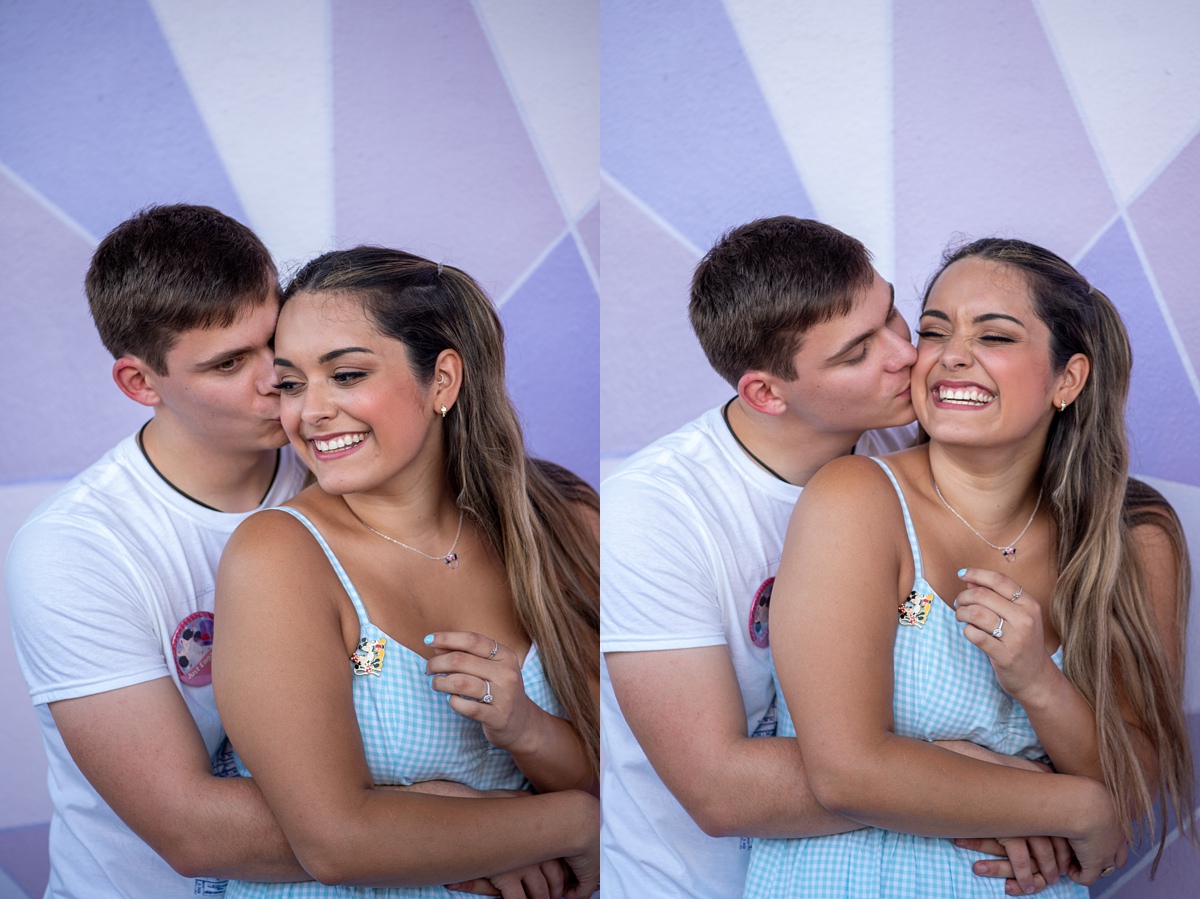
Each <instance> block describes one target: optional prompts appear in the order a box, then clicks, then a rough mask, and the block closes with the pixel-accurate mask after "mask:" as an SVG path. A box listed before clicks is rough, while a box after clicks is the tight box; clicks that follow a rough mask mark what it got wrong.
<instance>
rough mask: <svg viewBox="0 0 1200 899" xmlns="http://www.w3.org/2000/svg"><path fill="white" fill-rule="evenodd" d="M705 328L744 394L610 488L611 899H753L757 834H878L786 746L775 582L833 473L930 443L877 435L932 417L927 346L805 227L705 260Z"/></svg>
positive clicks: (606, 535) (820, 230) (606, 540)
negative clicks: (816, 480)
mask: <svg viewBox="0 0 1200 899" xmlns="http://www.w3.org/2000/svg"><path fill="white" fill-rule="evenodd" d="M690 316H691V322H692V326H693V329H694V330H695V332H696V335H697V337H698V338H699V340H700V343H701V346H702V347H703V348H704V351H705V353H706V355H707V356H708V359H709V361H710V363H711V364H712V366H713V368H714V369H716V371H717V372H718V373H719V374H721V376H722V377H724V378H725V379H726V380H727V381H728V382H729V383H730V384H731V385H732V386H733V387H734V389H735V390H736V391H737V395H736V396H735V397H734V398H733V399H732V400H731V401H730V402H729V403H727V404H726V405H725V406H723V407H721V408H719V409H713V410H711V411H709V412H707V413H706V414H705V415H703V416H701V417H700V418H699V419H697V420H696V421H694V422H692V423H691V424H688V425H685V426H684V427H682V428H680V429H679V430H678V431H676V432H675V433H673V434H670V435H668V436H666V437H664V438H662V439H660V440H658V441H656V442H655V443H653V444H651V445H650V446H649V447H647V448H646V449H644V450H642V451H641V452H639V453H637V454H635V455H634V456H633V457H632V458H630V459H629V460H628V461H627V462H626V463H625V464H624V465H622V466H621V467H620V468H619V469H618V470H617V471H616V472H614V473H613V474H612V475H611V476H610V477H609V478H608V479H607V480H606V481H605V483H604V484H603V487H602V497H603V499H602V502H603V517H602V525H601V528H602V532H601V622H602V623H601V637H600V643H601V650H602V652H603V653H604V658H605V670H604V671H603V672H602V673H603V677H602V684H601V714H602V739H603V747H604V752H605V758H606V763H607V764H606V770H605V773H604V778H603V781H602V787H601V790H602V796H603V798H604V820H603V826H602V830H601V872H602V873H601V880H602V882H603V883H604V886H605V895H607V896H609V897H611V899H616V897H629V899H632V897H641V896H655V897H669V896H678V897H714V899H715V897H728V896H740V895H741V893H742V887H743V882H744V879H745V872H746V865H747V863H748V859H749V851H748V850H749V845H750V840H749V839H745V838H746V837H753V836H809V835H818V834H825V833H836V832H841V831H845V830H849V829H852V828H854V827H856V826H858V825H856V824H854V823H853V822H849V821H846V820H845V819H842V818H839V817H837V816H835V815H833V814H831V813H829V812H828V811H826V810H825V809H824V808H822V807H821V806H820V805H819V804H818V803H817V802H816V800H815V799H814V798H813V797H812V795H811V793H810V792H809V789H808V786H807V783H806V782H805V778H804V776H803V765H802V762H801V759H800V756H799V750H798V748H797V746H796V741H795V740H790V739H782V738H775V737H773V736H772V735H773V734H774V726H775V720H774V688H773V684H772V679H771V657H770V619H769V614H768V613H769V603H770V596H771V585H772V583H773V575H774V572H775V570H776V568H777V567H778V564H779V557H780V553H781V551H782V548H783V538H784V532H785V530H786V527H787V522H788V518H789V516H790V515H791V511H792V507H793V506H794V505H795V503H796V500H797V498H798V497H799V495H800V491H801V489H802V488H803V486H804V484H805V483H806V482H807V481H808V479H809V478H810V477H811V476H812V475H813V473H814V472H816V471H817V469H819V468H820V467H821V466H822V465H824V464H825V463H826V462H829V461H830V460H831V459H834V458H835V457H837V456H840V455H843V454H846V453H849V452H853V451H858V452H866V453H872V454H878V453H883V452H890V451H891V450H893V449H899V448H901V447H903V446H906V445H908V444H909V443H911V442H912V437H913V430H912V429H911V428H909V429H904V430H901V431H898V432H895V433H893V434H891V435H887V434H869V435H867V436H866V437H864V432H866V431H868V430H869V429H875V428H898V427H900V426H904V425H909V424H910V423H911V422H912V421H913V411H912V404H911V400H910V396H909V369H910V367H911V366H912V363H913V361H914V360H915V358H916V351H915V350H914V348H913V346H912V344H911V343H910V340H909V332H908V327H907V325H906V324H905V323H904V320H903V319H902V318H901V317H900V315H899V314H898V313H897V311H896V309H895V303H894V295H893V290H892V287H891V285H890V284H888V283H887V282H886V281H885V280H883V278H881V277H880V276H879V274H878V273H877V272H876V271H875V269H874V268H873V267H872V265H871V261H870V255H869V254H868V252H867V250H866V248H865V247H863V245H862V244H861V243H859V242H858V241H857V240H855V239H853V238H851V237H848V236H847V235H845V234H842V233H841V232H839V231H837V230H835V229H834V228H830V227H828V226H826V225H823V224H820V223H818V222H813V221H804V220H799V219H794V218H790V217H780V218H773V219H765V220H760V221H757V222H753V223H751V224H749V225H745V226H742V227H740V228H737V229H735V230H733V231H731V232H730V233H729V234H727V235H726V236H725V237H724V238H722V239H721V240H720V241H719V242H718V243H717V244H716V246H714V247H713V248H712V250H710V251H709V253H708V254H707V255H706V256H705V258H704V259H703V260H702V261H701V262H700V264H699V266H698V267H697V269H696V273H695V277H694V279H693V282H692V296H691V304H690ZM748 735H751V736H748ZM752 736H761V737H765V738H759V739H753V738H752Z"/></svg>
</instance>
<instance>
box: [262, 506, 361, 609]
mask: <svg viewBox="0 0 1200 899" xmlns="http://www.w3.org/2000/svg"><path fill="white" fill-rule="evenodd" d="M274 508H275V509H276V510H277V511H279V512H287V513H288V514H289V515H291V516H292V517H293V518H295V519H296V520H297V521H299V522H300V523H301V524H302V525H304V526H305V527H306V528H308V530H309V533H311V534H312V535H313V537H315V538H316V540H317V543H319V544H320V545H321V549H323V550H324V551H325V558H327V559H328V560H329V564H330V565H332V566H333V573H334V574H336V575H337V579H338V580H339V581H341V584H342V587H343V588H344V589H345V591H346V594H347V595H348V596H349V597H350V602H352V603H354V611H355V613H357V615H358V625H359V627H366V626H367V625H368V624H370V623H371V619H370V618H368V617H367V610H366V609H365V608H363V604H362V597H360V596H359V595H358V591H357V590H356V589H355V588H354V584H353V583H352V582H351V581H350V577H349V575H347V574H346V569H345V568H343V567H342V563H341V562H340V561H338V557H337V556H335V555H334V554H333V550H332V549H330V547H329V544H328V543H327V542H325V538H324V537H323V536H322V535H321V532H320V531H318V530H317V526H316V525H315V524H313V523H312V522H311V521H309V520H308V518H307V517H306V516H305V515H304V513H303V512H300V511H298V510H297V509H293V508H292V507H291V506H275V507H274Z"/></svg>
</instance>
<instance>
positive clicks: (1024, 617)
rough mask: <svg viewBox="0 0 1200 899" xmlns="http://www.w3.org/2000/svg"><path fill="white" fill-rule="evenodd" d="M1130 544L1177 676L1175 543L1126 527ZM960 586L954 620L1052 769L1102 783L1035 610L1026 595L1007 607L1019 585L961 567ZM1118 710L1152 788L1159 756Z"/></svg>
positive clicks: (1084, 712) (1084, 708)
mask: <svg viewBox="0 0 1200 899" xmlns="http://www.w3.org/2000/svg"><path fill="white" fill-rule="evenodd" d="M1130 542H1131V546H1132V550H1133V552H1134V553H1135V555H1136V556H1137V561H1138V568H1139V570H1140V571H1141V572H1142V576H1143V578H1144V581H1145V588H1146V597H1147V599H1148V600H1149V602H1150V606H1151V609H1152V612H1153V615H1154V620H1155V622H1156V623H1157V625H1158V633H1159V638H1160V640H1161V642H1162V645H1163V649H1164V651H1165V652H1166V654H1167V664H1168V667H1169V668H1170V670H1171V671H1172V672H1175V673H1176V674H1177V673H1178V671H1179V663H1180V660H1179V657H1178V649H1177V647H1178V645H1179V635H1178V634H1177V633H1176V632H1175V630H1176V627H1177V623H1176V619H1175V615H1176V609H1177V608H1178V597H1177V596H1176V593H1177V591H1178V584H1179V559H1178V558H1177V556H1176V554H1175V548H1174V544H1173V543H1172V541H1171V539H1170V537H1169V536H1168V535H1167V533H1166V532H1165V531H1164V530H1163V529H1162V528H1161V527H1159V526H1158V525H1156V524H1139V525H1137V526H1136V527H1134V528H1132V529H1131V531H1130ZM964 580H966V581H968V582H969V583H970V584H971V586H970V587H969V588H968V589H967V590H966V591H964V592H963V593H962V594H960V595H959V599H958V605H959V613H958V614H959V619H960V620H963V621H967V622H968V627H967V628H966V631H965V633H966V635H967V639H969V640H970V641H971V642H972V643H974V644H975V645H976V646H978V647H979V648H980V649H982V650H983V651H984V652H985V653H987V655H988V657H989V658H990V659H991V661H992V666H993V668H994V669H995V671H996V677H997V679H998V680H999V681H1000V684H1001V686H1002V687H1004V689H1005V690H1006V691H1007V692H1008V693H1009V695H1011V696H1012V697H1013V698H1014V699H1015V700H1017V701H1018V702H1019V703H1021V706H1022V707H1023V708H1024V709H1025V711H1026V713H1027V714H1028V715H1029V721H1030V723H1031V724H1032V725H1033V729H1034V731H1035V732H1036V733H1037V735H1038V739H1039V740H1041V742H1042V746H1043V747H1045V749H1046V753H1047V755H1049V756H1050V759H1051V760H1052V761H1053V762H1054V767H1055V769H1056V770H1058V771H1059V772H1062V773H1065V774H1083V775H1087V776H1088V777H1092V778H1094V779H1095V780H1098V781H1101V782H1103V779H1104V778H1103V776H1102V774H1101V768H1100V748H1099V744H1098V742H1097V733H1096V718H1095V715H1094V713H1093V711H1092V708H1091V706H1090V705H1088V703H1087V700H1085V699H1084V698H1083V695H1082V694H1081V693H1080V692H1079V690H1078V689H1077V688H1076V687H1075V685H1074V684H1073V683H1071V681H1070V680H1069V679H1068V678H1067V677H1066V675H1064V674H1063V673H1062V671H1060V670H1059V668H1058V667H1057V666H1056V665H1055V664H1054V662H1053V661H1052V660H1051V659H1050V656H1049V655H1048V654H1047V653H1046V651H1045V646H1044V641H1043V636H1042V610H1041V605H1040V604H1039V603H1038V601H1037V600H1036V599H1035V598H1033V597H1030V596H1028V595H1027V594H1026V593H1024V592H1022V594H1021V596H1020V598H1019V599H1018V601H1017V602H1015V603H1014V602H1012V601H1011V598H1010V597H1011V594H1012V593H1015V592H1016V591H1017V588H1018V587H1019V585H1017V584H1016V582H1015V581H1012V579H1011V578H1008V577H1006V576H1005V575H1003V574H1001V573H999V572H995V571H984V570H980V569H967V572H966V575H965V576H964ZM995 614H1003V615H1004V616H1005V623H1004V638H1003V639H1002V640H996V639H994V638H992V637H991V634H990V633H988V632H987V629H988V626H989V623H991V622H994V620H995V619H994V617H993V616H994V615H995ZM1121 707H1122V710H1123V713H1124V716H1125V720H1126V721H1127V722H1128V723H1129V725H1130V728H1131V731H1132V733H1133V734H1134V738H1135V740H1136V744H1137V749H1138V758H1139V760H1140V761H1141V764H1142V767H1143V769H1144V770H1145V772H1146V776H1147V779H1148V780H1149V781H1150V782H1151V783H1156V782H1157V780H1158V777H1157V773H1158V755H1157V752H1156V751H1155V749H1154V747H1153V746H1152V745H1151V742H1150V740H1148V739H1147V738H1146V736H1145V735H1144V734H1143V733H1142V732H1141V731H1140V730H1138V729H1137V722H1136V718H1135V716H1134V715H1133V713H1132V710H1131V709H1130V707H1129V704H1128V702H1126V701H1124V700H1122V702H1121Z"/></svg>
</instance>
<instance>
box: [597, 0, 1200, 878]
mask: <svg viewBox="0 0 1200 899" xmlns="http://www.w3.org/2000/svg"><path fill="white" fill-rule="evenodd" d="M1197 34H1200V6H1197V5H1196V4H1194V3H1189V2H1184V0H1144V2H1139V3H1136V4H1135V3H1129V2H1122V0H979V2H974V3H957V2H953V0H913V2H904V3H898V2H897V3H893V2H889V0H844V2H839V3H818V2H804V3H789V2H782V0H781V2H770V3H769V2H762V0H694V2H691V3H687V4H677V3H669V2H647V0H604V2H603V4H602V15H601V46H602V54H601V194H600V197H601V199H600V206H601V216H602V226H601V232H602V238H603V239H602V244H601V259H602V262H601V268H602V271H603V273H604V282H603V288H604V289H603V302H602V304H601V319H600V320H601V328H600V331H601V338H600V348H601V368H602V373H603V377H602V386H601V396H600V408H601V415H600V422H601V423H600V446H601V469H602V471H608V470H611V468H612V467H613V466H615V465H616V464H617V463H619V462H620V460H622V459H623V458H625V457H626V456H628V455H629V454H630V453H631V452H633V451H634V450H636V449H638V448H640V447H642V446H644V445H645V444H647V443H648V442H650V441H651V440H653V439H655V438H656V437H659V436H660V435H662V434H665V433H667V432H669V431H671V430H673V429H675V428H676V427H678V426H679V425H681V424H683V423H684V422H687V421H689V420H691V419H692V418H694V417H695V416H696V415H698V414H700V413H701V412H703V411H704V410H706V409H709V408H711V407H713V406H715V405H717V404H718V403H720V402H723V401H724V400H725V399H727V398H728V397H729V396H730V394H731V390H730V388H729V387H728V385H726V384H725V383H724V382H723V381H722V380H720V379H719V378H718V377H717V376H716V375H715V374H713V373H712V371H711V370H710V369H709V367H708V365H707V363H706V361H705V359H704V356H703V353H702V352H701V350H700V348H699V345H698V344H697V343H696V341H695V339H694V337H693V336H692V334H691V331H690V329H689V327H688V324H687V287H688V282H689V279H690V275H691V270H692V268H693V266H694V265H695V263H696V262H697V261H698V260H699V258H700V257H701V256H702V255H703V253H704V251H705V250H706V249H707V248H708V247H709V246H711V245H712V243H713V242H714V241H715V240H716V239H717V238H718V237H719V236H720V234H721V233H722V232H723V231H725V230H726V229H728V228H729V227H731V226H733V225H737V224H741V223H743V222H747V221H750V220H752V219H756V218H759V217H762V216H767V215H777V214H791V215H797V216H806V217H815V218H818V219H821V220H823V221H826V222H829V223H830V224H833V225H835V226H837V227H839V228H842V229H843V230H845V231H847V232H849V233H851V234H853V235H855V236H857V237H859V238H861V239H862V240H863V241H864V242H865V243H866V244H867V246H868V247H870V248H871V250H872V251H873V252H874V254H875V259H876V265H877V267H878V268H879V270H880V272H881V273H882V274H883V275H884V276H885V277H887V278H888V279H890V280H891V281H892V282H893V283H894V284H895V285H896V295H897V298H898V300H899V301H900V304H901V308H902V310H903V311H904V312H905V313H906V315H907V317H908V318H909V320H910V321H911V320H912V319H913V317H914V316H913V312H914V310H915V309H916V298H917V297H918V296H919V293H920V291H921V289H922V288H923V286H924V283H925V281H926V279H927V278H928V277H929V275H930V274H931V273H932V272H933V271H934V269H935V266H936V263H937V261H938V259H939V256H940V254H941V251H942V249H943V248H944V246H945V245H946V244H947V243H948V242H949V241H950V240H951V239H952V238H954V237H957V236H962V235H966V236H971V237H983V236H987V235H992V234H998V235H1001V236H1008V237H1021V238H1025V239H1028V240H1032V241H1034V242H1036V243H1040V244H1043V245H1045V246H1047V247H1049V248H1051V249H1053V250H1055V251H1056V252H1058V253H1059V254H1060V255H1062V256H1064V257H1065V258H1067V259H1068V260H1070V261H1072V262H1074V263H1075V264H1077V265H1078V266H1079V268H1080V269H1081V270H1082V271H1083V272H1084V273H1085V274H1086V275H1087V276H1088V277H1089V278H1090V279H1091V280H1092V281H1094V283H1095V284H1096V285H1097V286H1099V287H1100V288H1101V289H1103V290H1104V291H1105V292H1106V293H1107V294H1108V295H1109V296H1110V297H1112V298H1113V300H1114V301H1115V302H1116V303H1117V305H1118V306H1119V307H1120V309H1121V311H1122V314H1123V315H1124V317H1125V320H1126V323H1127V325H1128V327H1129V330H1130V333H1131V336H1132V340H1133V344H1134V349H1135V353H1136V369H1135V373H1134V384H1133V390H1132V395H1131V398H1130V404H1129V415H1128V421H1129V427H1130V431H1131V434H1132V438H1133V445H1134V460H1133V470H1134V473H1136V474H1137V475H1138V476H1140V477H1143V478H1144V479H1146V480H1147V481H1150V482H1151V483H1153V484H1154V485H1155V486H1157V487H1158V488H1159V489H1160V490H1162V492H1163V493H1164V494H1166V495H1167V496H1168V497H1169V498H1170V500H1171V501H1172V502H1173V503H1174V505H1175V507H1176V508H1177V509H1178V510H1179V512H1180V514H1181V516H1182V517H1183V519H1184V525H1185V527H1186V528H1187V530H1188V534H1189V539H1190V545H1191V552H1192V558H1193V560H1194V561H1195V562H1197V563H1200V463H1198V462H1197V455H1196V451H1195V447H1196V444H1197V441H1198V440H1200V379H1198V378H1197V369H1200V302H1198V301H1197V298H1196V296H1195V293H1196V285H1197V284H1200V262H1198V261H1197V260H1198V258H1200V257H1198V254H1197V248H1198V247H1200V56H1198V55H1197V54H1196V53H1195V51H1194V47H1193V39H1194V37H1195V36H1196V35H1197ZM1198 582H1200V579H1198ZM1198 605H1200V591H1198V592H1196V593H1194V594H1193V599H1192V608H1193V609H1196V607H1197V606H1198ZM1197 624H1200V621H1198V620H1197V614H1193V627H1192V629H1191V640H1190V644H1191V645H1190V648H1189V651H1190V655H1191V660H1192V664H1191V666H1190V671H1191V675H1190V678H1189V683H1188V711H1189V714H1190V720H1191V723H1192V733H1193V740H1194V741H1195V743H1196V745H1198V746H1200V675H1198V674H1197V672H1198V671H1200V665H1197V664H1196V660H1197V659H1200V628H1198V627H1196V625H1197ZM1145 862H1146V860H1145V859H1142V860H1135V861H1133V862H1131V863H1130V864H1129V865H1128V866H1127V867H1126V868H1125V869H1124V870H1123V871H1122V872H1120V874H1119V876H1117V877H1113V878H1111V879H1110V880H1107V881H1104V882H1103V883H1102V888H1101V887H1097V888H1096V889H1095V890H1093V895H1096V896H1107V897H1121V899H1131V897H1150V896H1162V897H1168V896H1171V897H1174V896H1182V895H1191V894H1192V893H1193V891H1194V889H1195V882H1196V878H1197V876H1198V875H1200V856H1197V855H1196V854H1195V853H1194V852H1193V851H1192V850H1191V849H1189V848H1188V847H1187V845H1186V843H1185V842H1184V841H1175V842H1173V843H1172V845H1171V846H1170V847H1168V849H1167V851H1166V855H1165V860H1164V862H1163V864H1162V867H1161V868H1160V871H1159V874H1158V877H1157V878H1156V879H1155V880H1154V881H1153V882H1151V881H1150V880H1149V876H1148V875H1149V871H1148V866H1147V865H1146V863H1145Z"/></svg>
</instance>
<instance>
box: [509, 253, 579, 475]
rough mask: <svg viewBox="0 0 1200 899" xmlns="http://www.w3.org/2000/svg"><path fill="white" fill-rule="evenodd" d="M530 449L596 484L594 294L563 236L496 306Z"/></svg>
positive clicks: (515, 399) (576, 255) (511, 385)
mask: <svg viewBox="0 0 1200 899" xmlns="http://www.w3.org/2000/svg"><path fill="white" fill-rule="evenodd" d="M500 314H501V317H502V318H503V320H504V328H505V332H506V335H507V342H508V347H507V349H508V386H509V391H510V392H511V394H512V397H513V402H514V403H515V404H516V406H517V411H518V412H519V413H520V414H521V419H522V423H523V425H524V427H525V440H526V443H527V444H528V447H529V451H530V453H531V454H533V455H536V456H539V457H541V458H544V459H549V460H550V461H551V462H557V463H558V464H559V465H565V466H566V467H567V468H569V469H571V470H572V471H574V472H575V473H576V474H578V475H579V476H581V477H583V478H585V479H587V480H588V481H590V482H591V483H592V485H593V486H596V487H598V486H599V485H600V465H599V460H598V457H597V446H598V445H599V442H600V422H599V411H600V297H599V296H598V295H597V294H596V289H595V288H594V287H593V286H592V281H591V279H590V278H589V277H588V273H587V269H586V268H585V267H584V264H583V259H582V258H580V256H579V251H578V249H577V248H576V245H575V241H574V240H573V239H572V238H571V237H570V236H567V237H564V238H563V239H562V240H561V241H559V243H558V246H556V247H555V248H554V249H553V250H552V251H551V252H550V255H549V256H547V257H546V258H545V259H544V260H543V261H542V264H541V265H539V266H538V268H537V271H535V272H534V273H533V274H532V275H531V276H530V278H529V280H527V281H526V282H525V283H524V284H522V285H521V287H520V288H518V290H517V292H516V293H514V294H513V295H512V297H511V298H510V299H509V300H508V302H507V303H505V304H504V307H503V308H502V309H501V310H500Z"/></svg>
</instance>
